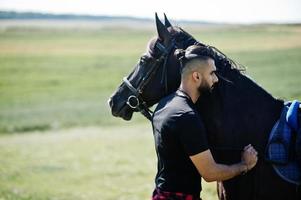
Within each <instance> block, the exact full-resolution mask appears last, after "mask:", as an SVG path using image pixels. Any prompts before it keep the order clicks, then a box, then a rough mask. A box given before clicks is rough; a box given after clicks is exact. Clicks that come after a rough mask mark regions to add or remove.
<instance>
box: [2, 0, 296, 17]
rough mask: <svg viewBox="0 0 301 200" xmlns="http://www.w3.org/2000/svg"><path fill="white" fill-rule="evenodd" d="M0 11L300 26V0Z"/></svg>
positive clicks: (118, 0)
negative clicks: (296, 24) (294, 24)
mask: <svg viewBox="0 0 301 200" xmlns="http://www.w3.org/2000/svg"><path fill="white" fill-rule="evenodd" d="M0 10H10V11H34V12H46V13H55V14H88V15H115V16H133V17H144V18H153V17H154V13H155V12H158V14H161V16H162V15H163V12H165V13H166V14H167V16H168V17H169V18H171V19H174V20H195V21H208V22H226V23H266V22H272V23H287V22H288V23H296V22H299V23H300V22H301V0H248V1H246V0H181V1H179V0H148V1H145V0H0Z"/></svg>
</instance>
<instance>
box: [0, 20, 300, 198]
mask: <svg viewBox="0 0 301 200" xmlns="http://www.w3.org/2000/svg"><path fill="white" fill-rule="evenodd" d="M0 28H1V23H0ZM183 28H184V29H185V30H187V31H188V32H189V33H191V34H192V35H193V36H195V38H197V39H198V40H199V41H202V42H205V43H208V44H211V45H214V46H216V47H218V48H219V49H220V50H222V51H224V52H225V53H226V54H227V55H230V56H231V57H232V58H234V59H235V60H236V61H238V62H240V63H241V64H243V65H245V66H247V74H249V75H250V76H251V77H253V79H254V80H255V81H256V82H257V83H259V84H260V85H262V86H263V87H264V88H266V89H267V90H268V91H269V92H271V93H272V94H273V95H274V96H276V97H280V98H284V99H288V100H289V99H299V100H301V78H300V76H301V26H292V25H291V26H286V25H277V26H276V25H265V26H264V25H257V26H226V27H212V28H210V27H209V28H208V27H187V28H186V27H185V26H183ZM154 35H155V30H152V29H131V28H125V27H123V28H117V27H110V28H102V29H80V28H79V29H74V28H67V29H62V28H60V29H56V28H54V27H51V28H45V27H44V28H42V29H40V28H37V27H35V28H30V27H26V28H22V27H10V28H5V29H0V200H2V199H5V200H6V199H14V200H15V199H18V200H20V199H22V200H23V199H24V200H25V199H26V200H29V199H38V200H40V199H41V200H44V199H45V200H46V199H47V200H48V199H53V200H54V199H101V200H102V199H105V200H106V199H112V200H115V199H131V200H134V199H149V196H150V193H151V191H152V189H153V178H154V174H155V170H156V159H155V152H154V147H153V146H154V145H153V138H152V131H151V129H150V125H149V124H148V123H147V122H146V120H145V119H144V118H143V117H141V116H140V115H134V119H133V120H132V121H130V122H125V121H123V120H121V119H117V118H113V117H112V116H111V114H110V111H109V108H108V106H107V103H106V101H107V99H108V97H109V96H110V95H111V94H112V93H113V91H114V90H115V89H116V87H117V86H118V85H119V84H120V82H121V79H122V77H123V76H125V75H127V74H128V73H129V72H130V71H131V70H132V68H133V66H134V65H135V63H136V62H137V61H138V58H139V57H140V55H141V54H142V53H143V52H144V51H145V46H146V44H147V41H148V40H149V39H150V38H151V37H152V36H154ZM25 132H26V133H25ZM203 195H204V196H203V197H204V199H216V197H215V191H214V184H211V185H205V189H204V192H203Z"/></svg>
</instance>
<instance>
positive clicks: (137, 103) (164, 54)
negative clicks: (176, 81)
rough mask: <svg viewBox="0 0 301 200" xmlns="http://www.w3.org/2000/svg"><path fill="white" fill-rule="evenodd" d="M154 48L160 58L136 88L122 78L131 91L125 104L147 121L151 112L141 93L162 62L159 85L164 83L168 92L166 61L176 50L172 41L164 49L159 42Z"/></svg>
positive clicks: (150, 116) (125, 78)
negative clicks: (159, 53)
mask: <svg viewBox="0 0 301 200" xmlns="http://www.w3.org/2000/svg"><path fill="white" fill-rule="evenodd" d="M155 47H157V48H158V49H159V50H160V52H161V56H160V57H159V58H158V59H156V60H155V62H154V63H153V64H152V66H151V67H150V70H149V71H148V73H147V74H146V75H145V77H143V79H142V81H141V82H140V83H139V84H138V86H137V88H135V87H134V86H133V85H132V84H131V82H130V81H129V80H128V78H127V77H124V78H123V82H124V84H125V85H126V86H127V87H128V88H129V89H130V90H131V92H132V93H133V94H132V95H130V96H129V97H128V99H127V102H126V104H127V105H128V106H129V107H130V108H132V109H135V110H138V111H139V112H141V113H142V114H143V116H145V117H146V118H147V119H148V120H150V121H151V119H152V114H153V112H152V111H151V110H150V109H149V108H148V106H147V104H146V102H145V101H144V99H143V98H142V93H143V90H144V88H145V86H146V85H147V83H148V82H149V81H150V80H151V79H152V78H153V77H154V75H155V73H156V71H157V70H158V69H159V67H160V64H161V63H162V62H163V70H162V78H161V84H163V82H164V89H165V94H167V92H168V85H167V60H168V57H169V55H170V53H171V51H172V50H173V49H174V48H176V45H175V42H174V40H172V41H171V43H170V45H169V46H168V47H167V48H166V47H164V45H162V44H161V43H160V42H157V43H156V45H155Z"/></svg>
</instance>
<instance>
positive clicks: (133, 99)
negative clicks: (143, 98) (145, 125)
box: [126, 95, 140, 109]
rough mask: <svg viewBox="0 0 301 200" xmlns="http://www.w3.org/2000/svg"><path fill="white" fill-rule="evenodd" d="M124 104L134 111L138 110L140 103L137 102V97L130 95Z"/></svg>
mask: <svg viewBox="0 0 301 200" xmlns="http://www.w3.org/2000/svg"><path fill="white" fill-rule="evenodd" d="M133 103H134V105H133ZM126 104H127V105H128V106H130V107H131V108H133V109H136V108H138V106H139V104H140V102H139V99H138V97H136V96H134V95H131V96H129V98H128V100H127V102H126Z"/></svg>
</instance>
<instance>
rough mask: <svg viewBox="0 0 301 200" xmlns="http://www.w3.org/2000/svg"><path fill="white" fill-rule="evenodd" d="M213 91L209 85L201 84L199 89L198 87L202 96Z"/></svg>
mask: <svg viewBox="0 0 301 200" xmlns="http://www.w3.org/2000/svg"><path fill="white" fill-rule="evenodd" d="M212 90H213V87H210V86H209V85H208V84H207V83H205V84H201V85H200V86H199V87H198V91H199V93H200V94H201V95H203V94H210V93H211V92H212Z"/></svg>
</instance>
